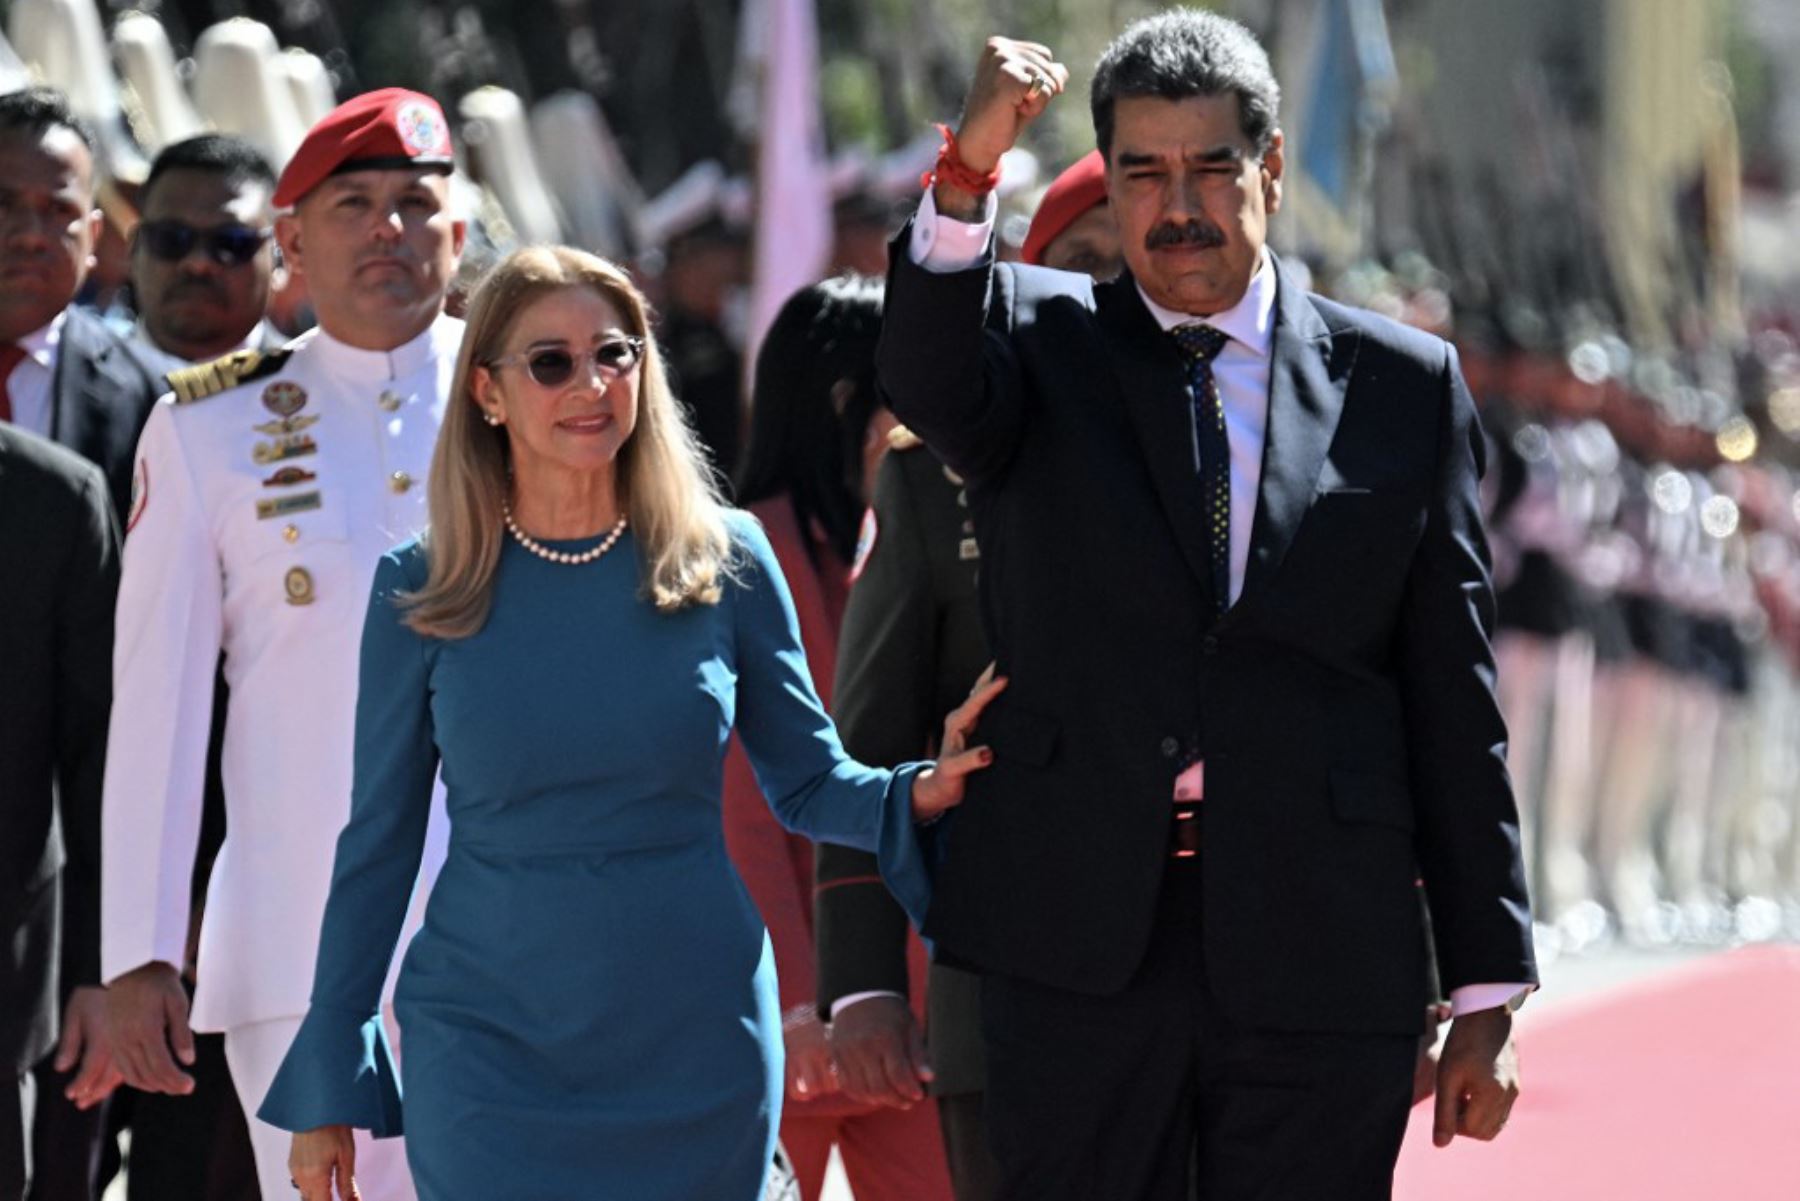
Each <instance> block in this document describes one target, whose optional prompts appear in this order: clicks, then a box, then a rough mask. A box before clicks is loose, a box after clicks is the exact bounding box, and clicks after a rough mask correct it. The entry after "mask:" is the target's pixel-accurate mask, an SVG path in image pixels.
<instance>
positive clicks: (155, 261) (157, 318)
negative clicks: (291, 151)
mask: <svg viewBox="0 0 1800 1201" xmlns="http://www.w3.org/2000/svg"><path fill="white" fill-rule="evenodd" d="M274 191H275V172H274V171H273V170H272V169H271V168H270V166H269V163H268V161H267V160H266V159H264V158H263V156H262V155H261V154H260V153H259V152H258V151H257V149H256V148H255V147H254V146H252V145H251V144H250V143H249V142H247V141H244V140H243V139H242V138H234V137H227V136H225V135H222V134H201V135H200V136H199V137H193V138H188V139H187V140H186V141H181V142H175V143H173V144H171V145H169V146H166V147H164V148H163V150H162V152H161V153H160V154H158V155H157V156H156V161H155V162H154V163H152V164H151V167H150V175H149V178H148V179H146V180H145V182H144V186H143V189H142V191H141V192H140V193H139V198H138V199H139V204H140V206H141V212H140V216H139V220H138V225H137V230H136V232H135V233H134V234H133V236H132V241H131V289H132V292H133V294H134V295H135V297H136V300H137V311H138V328H137V343H138V345H139V347H140V348H141V349H142V350H143V351H144V352H145V356H144V357H145V358H147V359H148V360H150V361H151V362H153V363H154V364H156V365H157V366H159V367H160V368H161V369H162V370H163V371H165V372H167V371H171V370H174V369H176V368H179V367H188V366H192V365H193V364H195V363H200V362H205V361H206V360H208V359H216V358H218V357H219V356H220V355H224V354H228V353H230V352H231V351H234V350H244V349H257V348H263V347H267V346H269V345H270V344H271V337H270V335H269V333H268V332H267V326H266V325H265V323H264V317H265V314H266V313H267V311H268V307H269V284H270V279H271V278H272V276H273V275H274V271H275V239H274V224H275V214H274V210H273V208H272V207H271V205H270V198H271V197H272V196H273V194H274Z"/></svg>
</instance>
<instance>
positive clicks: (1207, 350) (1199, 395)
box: [1170, 322, 1231, 617]
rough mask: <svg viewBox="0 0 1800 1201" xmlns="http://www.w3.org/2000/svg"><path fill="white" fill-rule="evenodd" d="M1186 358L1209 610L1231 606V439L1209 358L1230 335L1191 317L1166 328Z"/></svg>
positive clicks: (1220, 611)
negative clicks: (1202, 508) (1210, 596)
mask: <svg viewBox="0 0 1800 1201" xmlns="http://www.w3.org/2000/svg"><path fill="white" fill-rule="evenodd" d="M1170 333H1172V334H1173V335H1174V337H1175V342H1176V345H1178V346H1180V347H1181V353H1182V355H1183V356H1184V357H1185V358H1186V359H1187V369H1188V398H1189V400H1190V402H1191V403H1192V404H1193V408H1194V454H1195V457H1196V458H1197V459H1198V460H1199V463H1200V490H1201V492H1202V494H1203V495H1204V497H1205V503H1206V551H1207V558H1208V560H1209V561H1210V563H1211V566H1212V586H1213V616H1214V617H1220V616H1223V615H1224V613H1225V610H1226V609H1227V608H1229V607H1230V606H1231V443H1230V441H1229V440H1227V438H1226V437H1225V405H1224V402H1223V401H1221V400H1220V399H1219V381H1218V380H1217V379H1215V378H1213V366H1212V364H1213V359H1215V358H1217V357H1218V354H1219V352H1220V351H1221V350H1223V349H1225V343H1226V341H1227V340H1228V339H1227V338H1226V336H1225V335H1224V334H1223V333H1221V332H1220V331H1219V330H1216V329H1214V328H1213V327H1212V326H1210V325H1201V324H1200V323H1199V322H1193V323H1190V324H1188V325H1178V326H1176V327H1175V328H1174V329H1173V330H1171V331H1170Z"/></svg>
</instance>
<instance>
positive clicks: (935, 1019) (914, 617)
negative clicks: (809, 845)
mask: <svg viewBox="0 0 1800 1201" xmlns="http://www.w3.org/2000/svg"><path fill="white" fill-rule="evenodd" d="M889 441H890V445H891V446H892V450H891V451H890V453H889V454H888V455H887V457H886V458H885V459H884V460H883V461H882V464H881V468H880V470H879V471H878V473H877V474H876V479H875V497H874V507H873V508H872V509H871V510H870V513H869V515H868V517H867V518H866V519H865V522H864V527H863V536H862V545H861V546H860V547H859V548H858V555H857V560H858V574H857V577H856V583H855V585H854V586H853V587H852V588H851V589H850V600H849V603H848V605H847V606H846V608H845V610H844V626H843V632H842V634H841V635H840V640H839V644H838V670H837V681H836V684H835V686H834V696H835V708H836V713H835V715H834V716H835V717H836V719H837V723H838V731H839V733H840V734H841V735H842V736H843V739H844V745H845V747H847V748H849V750H850V753H851V754H852V755H854V756H856V757H858V758H860V759H861V760H862V761H863V762H865V763H882V764H887V763H901V762H905V761H907V760H911V759H916V758H918V757H919V756H920V755H921V754H924V753H925V752H926V751H927V750H928V749H929V746H930V743H931V741H932V739H933V738H934V737H936V734H937V731H938V730H939V729H941V728H942V725H943V716H944V714H946V713H948V712H949V711H950V710H952V709H954V708H955V707H956V706H958V705H960V704H961V703H962V702H963V701H964V700H965V699H966V698H967V697H968V694H969V688H970V686H971V685H972V684H973V683H974V681H975V678H976V677H977V676H978V675H980V673H981V670H982V668H983V667H984V666H986V664H987V662H988V652H987V645H986V642H985V640H984V639H983V637H982V632H981V616H980V610H979V608H978V606H977V602H976V594H975V570H976V567H977V565H978V563H979V562H980V552H979V551H978V550H977V549H976V546H975V535H974V530H973V526H972V525H971V524H970V520H969V512H968V507H967V499H966V498H965V497H964V495H963V489H962V481H961V480H959V479H957V478H956V476H955V475H954V474H953V473H951V472H950V471H949V470H948V469H946V468H945V467H943V466H942V465H941V464H940V463H939V462H938V461H937V459H936V458H934V457H933V456H932V454H931V452H930V451H928V450H926V449H924V446H923V444H922V443H921V442H920V441H919V440H918V439H917V438H916V437H915V436H913V435H912V434H911V433H909V432H908V431H906V430H904V429H901V430H896V431H894V434H893V435H892V437H890V439H889ZM815 910H816V917H815V922H816V928H817V945H818V958H819V992H820V997H819V1011H820V1012H821V1013H825V1014H829V1015H831V1023H832V1027H831V1043H832V1052H833V1054H834V1056H835V1057H836V1059H837V1061H838V1069H839V1072H840V1073H841V1075H842V1078H843V1084H844V1088H845V1090H846V1091H847V1092H849V1093H850V1094H851V1095H852V1096H854V1097H856V1098H858V1099H859V1100H869V1101H880V1102H883V1103H886V1104H891V1105H908V1104H911V1103H912V1102H913V1101H915V1100H917V1099H918V1098H919V1097H921V1096H923V1095H924V1094H923V1091H922V1087H921V1086H922V1084H923V1083H924V1082H925V1081H929V1082H930V1084H931V1086H932V1092H933V1093H934V1094H935V1096H936V1097H937V1102H938V1115H939V1121H940V1123H941V1125H942V1127H943V1131H944V1150H945V1153H946V1156H947V1158H948V1160H949V1163H950V1175H951V1180H952V1183H953V1185H954V1187H955V1190H956V1195H957V1197H958V1199H959V1201H969V1199H970V1198H980V1197H989V1196H992V1195H993V1187H994V1184H995V1183H996V1181H997V1177H996V1175H995V1170H994V1167H993V1164H992V1161H991V1159H990V1157H989V1154H988V1150H987V1145H986V1140H985V1137H984V1136H983V1133H982V1127H981V1123H980V1109H981V1089H982V1080H983V1076H984V1072H983V1066H982V1046H981V1032H980V1028H979V999H980V984H979V981H978V979H977V978H976V977H975V976H974V975H972V974H970V973H967V972H963V971H959V970H957V969H956V968H954V967H951V966H949V965H947V964H942V963H937V964H933V965H932V969H931V979H930V985H929V989H928V998H927V1004H928V1012H927V1026H928V1028H929V1029H930V1032H931V1052H930V1057H929V1060H927V1057H926V1055H925V1052H924V1046H923V1041H922V1039H921V1038H920V1034H919V1030H918V1027H917V1024H916V1022H915V1021H914V1019H913V1014H912V1009H911V1007H910V1006H909V1005H908V1004H907V1001H906V987H907V971H906V915H905V914H904V913H902V912H901V910H900V907H899V905H897V904H895V902H894V900H893V898H892V897H890V896H889V895H888V893H887V889H886V888H884V887H882V885H881V881H880V877H879V876H878V875H877V873H876V871H875V866H874V859H873V857H872V856H870V855H868V854H866V853H864V852H862V851H852V850H847V849H845V848H843V847H836V846H831V845H828V844H821V845H820V847H819V851H818V875H817V894H816V900H815ZM928 1064H929V1066H927V1065H928Z"/></svg>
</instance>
